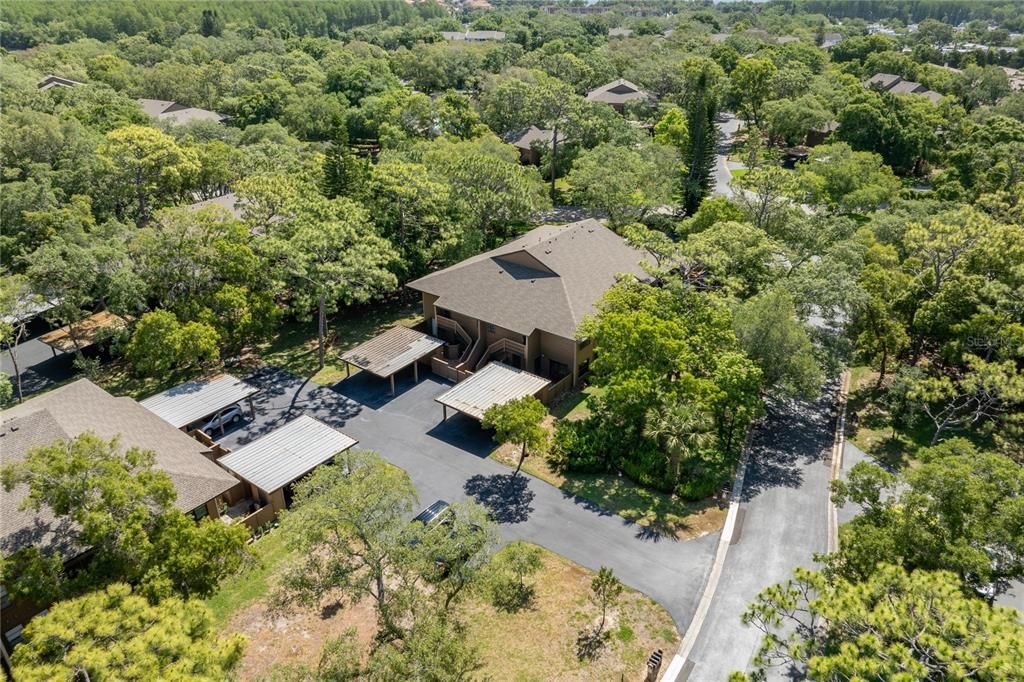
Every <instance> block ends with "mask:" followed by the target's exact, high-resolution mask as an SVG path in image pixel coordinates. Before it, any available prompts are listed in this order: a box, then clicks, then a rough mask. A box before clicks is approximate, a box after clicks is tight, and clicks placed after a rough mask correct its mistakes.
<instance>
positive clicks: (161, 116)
mask: <svg viewBox="0 0 1024 682" xmlns="http://www.w3.org/2000/svg"><path fill="white" fill-rule="evenodd" d="M139 107H140V108H141V109H142V111H143V113H144V114H146V115H147V116H150V117H152V118H155V119H158V120H160V121H170V122H171V123H174V124H176V125H182V124H185V123H192V122H193V121H215V122H218V123H219V122H221V121H223V120H225V119H226V118H227V116H225V115H224V114H218V113H217V112H216V111H209V110H207V109H200V108H198V107H190V106H186V105H184V104H179V103H177V102H170V101H167V100H163V99H145V98H142V99H139Z"/></svg>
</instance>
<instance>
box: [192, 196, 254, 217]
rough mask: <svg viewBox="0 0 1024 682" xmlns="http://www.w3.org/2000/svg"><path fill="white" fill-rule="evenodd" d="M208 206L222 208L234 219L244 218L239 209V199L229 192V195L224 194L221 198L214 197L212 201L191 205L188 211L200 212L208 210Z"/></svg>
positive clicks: (206, 200) (207, 200)
mask: <svg viewBox="0 0 1024 682" xmlns="http://www.w3.org/2000/svg"><path fill="white" fill-rule="evenodd" d="M207 206H220V207H221V208H224V209H226V210H227V211H228V213H230V214H231V215H233V216H234V217H236V218H241V217H242V209H241V208H239V204H238V197H237V196H236V195H235V193H234V192H228V193H227V194H222V195H220V196H219V197H214V198H212V199H204V200H203V201H197V202H196V203H194V204H189V205H188V209H189V210H190V211H199V210H202V209H204V208H206V207H207Z"/></svg>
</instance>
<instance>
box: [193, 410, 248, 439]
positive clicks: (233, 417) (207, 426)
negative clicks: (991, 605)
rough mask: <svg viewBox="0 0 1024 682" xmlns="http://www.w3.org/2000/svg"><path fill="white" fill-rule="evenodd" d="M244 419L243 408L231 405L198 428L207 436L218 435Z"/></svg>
mask: <svg viewBox="0 0 1024 682" xmlns="http://www.w3.org/2000/svg"><path fill="white" fill-rule="evenodd" d="M242 419H243V416H242V408H241V407H240V406H239V405H237V404H235V405H229V406H228V407H225V408H224V409H223V410H221V411H220V412H218V413H217V414H215V415H213V416H212V417H210V419H209V420H207V421H206V422H205V423H204V424H202V425H201V426H199V427H198V428H199V430H200V431H202V432H203V433H205V434H206V435H208V436H212V435H214V434H216V433H222V432H223V431H224V430H225V429H226V428H227V427H228V425H235V424H238V423H239V422H241V421H242Z"/></svg>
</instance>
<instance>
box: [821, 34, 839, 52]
mask: <svg viewBox="0 0 1024 682" xmlns="http://www.w3.org/2000/svg"><path fill="white" fill-rule="evenodd" d="M842 41H843V34H842V33H835V32H831V31H830V32H827V33H825V34H824V35H823V36H822V40H821V49H823V50H831V49H832V48H833V47H835V46H836V45H838V44H839V43H841V42H842Z"/></svg>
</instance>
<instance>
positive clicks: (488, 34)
mask: <svg viewBox="0 0 1024 682" xmlns="http://www.w3.org/2000/svg"><path fill="white" fill-rule="evenodd" d="M441 35H442V36H444V39H445V40H469V41H473V40H504V39H505V32H504V31H466V32H464V33H463V32H460V31H441Z"/></svg>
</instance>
